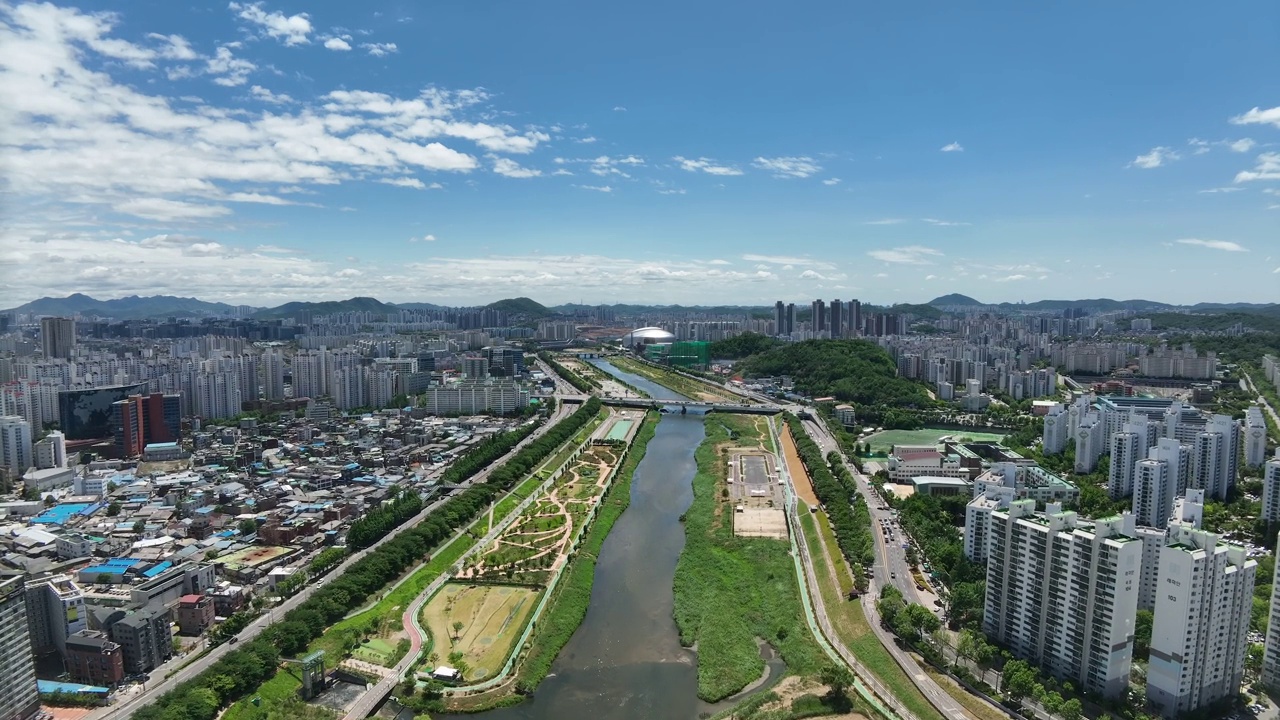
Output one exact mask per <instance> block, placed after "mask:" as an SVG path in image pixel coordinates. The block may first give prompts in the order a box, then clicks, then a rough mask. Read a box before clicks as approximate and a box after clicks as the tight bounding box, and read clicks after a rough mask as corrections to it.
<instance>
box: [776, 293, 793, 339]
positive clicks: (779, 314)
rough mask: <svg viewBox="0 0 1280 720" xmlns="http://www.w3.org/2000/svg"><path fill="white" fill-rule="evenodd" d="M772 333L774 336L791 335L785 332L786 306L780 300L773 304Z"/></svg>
mask: <svg viewBox="0 0 1280 720" xmlns="http://www.w3.org/2000/svg"><path fill="white" fill-rule="evenodd" d="M773 333H774V334H775V335H789V334H791V332H790V331H789V330H787V306H786V305H784V304H783V303H782V301H781V300H779V301H777V302H775V303H774V304H773Z"/></svg>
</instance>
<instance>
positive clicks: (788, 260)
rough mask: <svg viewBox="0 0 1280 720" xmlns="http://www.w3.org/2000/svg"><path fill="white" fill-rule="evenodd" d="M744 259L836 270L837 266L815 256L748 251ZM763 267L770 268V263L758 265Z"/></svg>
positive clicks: (771, 263)
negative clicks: (816, 258)
mask: <svg viewBox="0 0 1280 720" xmlns="http://www.w3.org/2000/svg"><path fill="white" fill-rule="evenodd" d="M742 259H743V260H745V261H747V262H753V263H768V264H769V265H799V266H800V267H813V268H817V269H818V270H834V269H835V266H834V265H832V264H831V263H829V262H826V261H825V260H814V259H813V258H807V257H800V256H796V255H759V254H756V253H747V254H745V255H743V256H742ZM757 267H759V268H761V269H768V267H769V266H768V265H759V266H757Z"/></svg>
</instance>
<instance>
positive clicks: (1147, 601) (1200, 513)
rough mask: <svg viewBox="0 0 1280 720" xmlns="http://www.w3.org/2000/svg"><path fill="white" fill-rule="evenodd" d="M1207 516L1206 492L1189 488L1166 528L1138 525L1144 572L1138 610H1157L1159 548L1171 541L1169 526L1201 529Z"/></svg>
mask: <svg viewBox="0 0 1280 720" xmlns="http://www.w3.org/2000/svg"><path fill="white" fill-rule="evenodd" d="M1203 519H1204V491H1203V490H1188V491H1187V496H1186V497H1185V498H1179V499H1178V501H1177V502H1176V503H1174V512H1173V517H1172V518H1170V519H1169V524H1168V525H1166V526H1163V527H1143V526H1141V525H1139V526H1138V528H1137V530H1138V539H1139V540H1141V541H1142V573H1141V575H1140V580H1139V586H1138V609H1139V610H1152V611H1154V610H1155V609H1156V591H1157V585H1158V582H1157V581H1158V577H1157V576H1158V575H1159V572H1160V551H1161V550H1163V549H1164V546H1165V545H1168V544H1169V528H1171V527H1173V526H1175V525H1176V526H1179V527H1186V528H1191V529H1199V528H1200V523H1201V522H1202V521H1203Z"/></svg>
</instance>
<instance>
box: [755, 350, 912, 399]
mask: <svg viewBox="0 0 1280 720" xmlns="http://www.w3.org/2000/svg"><path fill="white" fill-rule="evenodd" d="M737 367H738V368H739V369H741V371H742V374H743V375H744V376H746V377H763V376H776V375H787V376H790V377H791V378H792V380H794V381H795V384H796V388H797V389H798V390H799V391H800V392H802V393H804V394H806V395H812V396H814V397H823V396H828V395H829V396H833V397H835V398H836V399H837V400H840V401H842V402H849V403H856V404H858V405H881V406H888V407H927V406H929V405H932V404H933V402H934V401H933V400H931V399H930V398H929V395H928V394H927V393H926V392H925V389H924V387H923V386H921V385H919V384H917V383H914V382H912V381H910V380H907V379H906V378H901V377H898V368H897V365H896V364H895V363H894V362H893V358H891V357H889V353H887V352H885V350H884V349H883V348H881V347H880V346H878V345H876V344H875V343H871V342H868V341H866V340H806V341H805V342H799V343H791V344H788V345H784V346H782V347H778V348H774V349H773V350H768V351H766V352H763V353H760V354H758V355H753V356H751V357H749V358H747V359H746V360H743V361H742V362H741V363H740V364H739V365H738V366H737Z"/></svg>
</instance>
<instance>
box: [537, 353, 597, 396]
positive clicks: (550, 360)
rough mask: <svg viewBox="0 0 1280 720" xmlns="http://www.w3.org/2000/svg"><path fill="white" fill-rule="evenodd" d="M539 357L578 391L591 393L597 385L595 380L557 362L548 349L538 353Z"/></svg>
mask: <svg viewBox="0 0 1280 720" xmlns="http://www.w3.org/2000/svg"><path fill="white" fill-rule="evenodd" d="M538 357H539V358H541V359H542V362H544V363H546V364H548V365H550V366H551V369H552V370H555V371H556V374H557V375H559V376H560V377H562V378H564V379H565V382H567V383H569V384H570V385H572V386H574V387H575V388H577V390H578V392H580V393H585V394H587V395H590V394H591V391H592V390H594V389H595V388H596V387H597V384H596V383H595V382H593V381H591V380H588V379H587V378H584V377H582V376H581V375H579V374H578V373H576V372H573V371H572V370H570V369H569V368H567V367H565V366H563V365H561V364H560V363H558V362H556V359H555V357H553V356H552V355H551V353H549V352H547V351H546V350H543V351H542V352H540V353H538Z"/></svg>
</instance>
